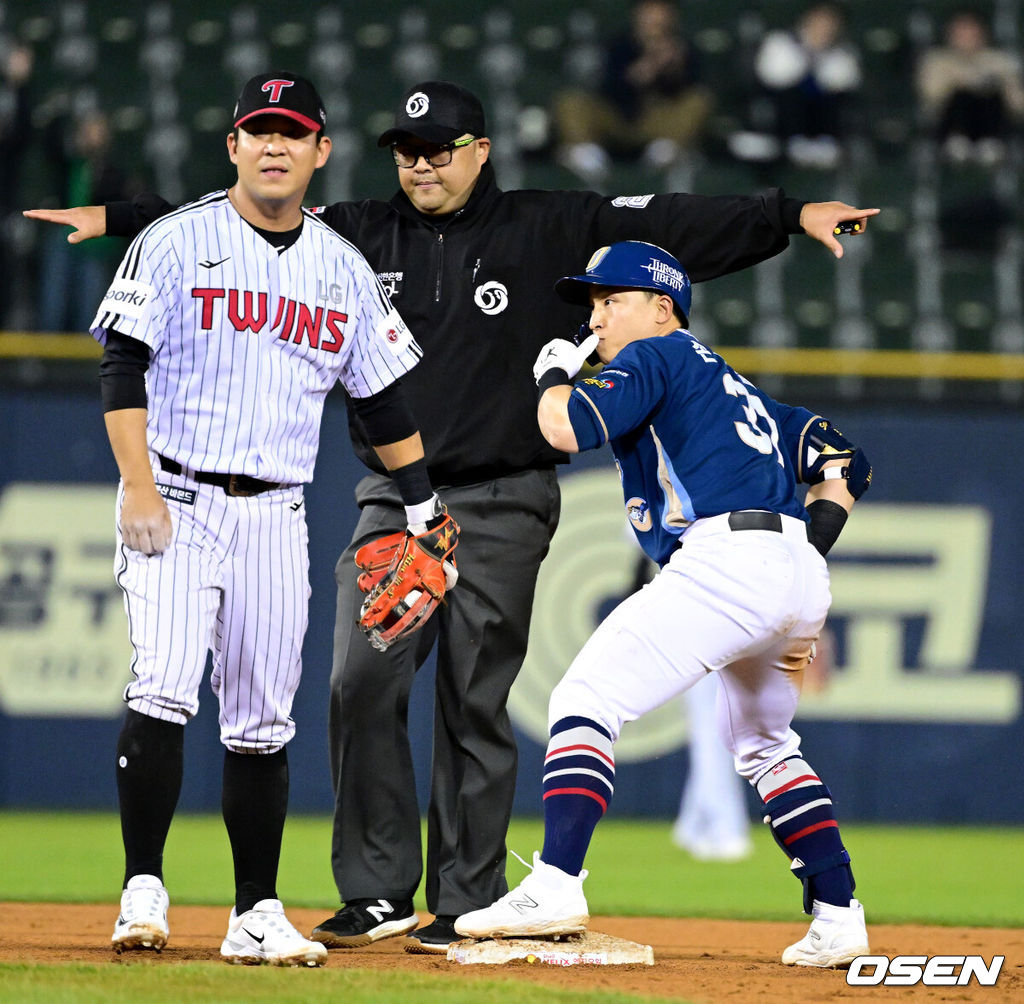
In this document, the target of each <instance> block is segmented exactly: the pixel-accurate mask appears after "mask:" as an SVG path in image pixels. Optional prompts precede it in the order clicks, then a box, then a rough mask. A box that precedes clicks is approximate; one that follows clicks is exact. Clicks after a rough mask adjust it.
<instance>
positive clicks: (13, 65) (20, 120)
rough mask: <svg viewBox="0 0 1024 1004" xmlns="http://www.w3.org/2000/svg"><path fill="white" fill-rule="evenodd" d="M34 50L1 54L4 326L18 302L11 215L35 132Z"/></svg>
mask: <svg viewBox="0 0 1024 1004" xmlns="http://www.w3.org/2000/svg"><path fill="white" fill-rule="evenodd" d="M32 63H33V56H32V50H31V49H29V48H27V47H26V46H23V45H14V46H10V47H9V48H7V51H6V53H5V54H4V55H2V56H0V228H2V229H0V304H2V307H0V311H2V312H3V316H0V326H3V325H5V324H6V323H7V319H8V314H9V309H10V306H11V304H12V303H13V301H14V297H13V296H12V295H11V294H12V290H13V287H14V286H15V283H14V282H12V279H13V278H14V276H13V272H14V269H13V268H12V264H13V263H12V261H11V250H10V249H11V237H10V234H9V233H8V223H7V221H8V217H9V216H10V215H11V214H12V213H13V212H14V211H15V209H16V207H18V206H20V205H21V202H22V199H21V198H20V196H19V192H20V187H19V186H20V181H21V164H22V161H23V159H24V157H25V151H26V149H27V146H28V143H27V141H28V138H29V135H30V132H31V128H32V123H31V105H30V102H29V78H30V77H31V76H32Z"/></svg>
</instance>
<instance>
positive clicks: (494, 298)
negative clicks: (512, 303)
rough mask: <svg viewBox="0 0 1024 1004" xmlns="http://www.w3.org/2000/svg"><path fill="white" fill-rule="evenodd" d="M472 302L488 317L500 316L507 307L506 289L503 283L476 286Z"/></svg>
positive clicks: (487, 283)
mask: <svg viewBox="0 0 1024 1004" xmlns="http://www.w3.org/2000/svg"><path fill="white" fill-rule="evenodd" d="M473 302H474V303H475V304H476V305H477V306H478V307H479V308H480V309H481V310H482V311H483V312H484V313H485V314H489V315H493V314H500V313H501V312H502V311H503V310H504V309H505V308H506V307H507V306H508V289H507V287H506V286H505V285H504V283H500V282H485V283H484V284H483V285H482V286H477V288H476V290H475V291H474V293H473Z"/></svg>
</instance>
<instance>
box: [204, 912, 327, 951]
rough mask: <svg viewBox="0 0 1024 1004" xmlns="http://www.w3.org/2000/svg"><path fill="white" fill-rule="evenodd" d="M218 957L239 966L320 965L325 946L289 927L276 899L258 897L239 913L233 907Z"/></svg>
mask: <svg viewBox="0 0 1024 1004" xmlns="http://www.w3.org/2000/svg"><path fill="white" fill-rule="evenodd" d="M220 957H221V958H222V959H223V960H224V961H225V962H230V963H233V964H234V965H242V966H260V965H268V966H322V965H323V964H324V963H325V962H326V961H327V949H326V948H325V947H324V946H323V945H318V944H317V943H316V942H315V941H307V940H306V939H305V938H304V937H303V936H302V935H301V934H299V932H298V931H296V930H295V928H294V927H292V925H291V924H290V923H289V921H288V918H287V917H286V916H285V915H284V906H282V904H281V901H280V900H279V899H261V900H260V901H259V902H258V903H257V904H256V905H255V906H254V907H253V908H252V909H251V910H246V911H245V913H243V914H242V915H241V916H238V915H237V914H236V913H235V911H234V910H233V909H232V911H231V919H230V920H229V921H228V933H227V936H226V937H225V938H224V943H223V944H222V945H221V946H220Z"/></svg>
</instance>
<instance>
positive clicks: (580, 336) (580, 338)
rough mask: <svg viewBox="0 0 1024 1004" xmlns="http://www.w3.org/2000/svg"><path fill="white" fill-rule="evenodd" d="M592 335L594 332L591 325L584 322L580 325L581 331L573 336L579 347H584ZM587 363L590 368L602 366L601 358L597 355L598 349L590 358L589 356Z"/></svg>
mask: <svg viewBox="0 0 1024 1004" xmlns="http://www.w3.org/2000/svg"><path fill="white" fill-rule="evenodd" d="M592 334H593V332H592V331H591V330H590V325H589V324H588V323H587V322H586V321H584V322H583V323H582V324H581V325H580V330H579V331H577V332H576V334H575V335H573V338H572V340H573V341H574V342H575V343H576V344H577V345H582V344H583V343H584V342H585V341H586V340H587V339H588V338H589V337H590V336H591V335H592ZM587 363H588V364H589V365H590V366H600V365H601V357H600V356H599V355H598V354H597V349H594V351H593V352H591V353H590V355H589V356H587Z"/></svg>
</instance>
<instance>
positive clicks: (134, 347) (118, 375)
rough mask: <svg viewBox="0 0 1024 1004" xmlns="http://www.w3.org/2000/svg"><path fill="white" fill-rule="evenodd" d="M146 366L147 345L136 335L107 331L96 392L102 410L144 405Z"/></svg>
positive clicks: (147, 402)
mask: <svg viewBox="0 0 1024 1004" xmlns="http://www.w3.org/2000/svg"><path fill="white" fill-rule="evenodd" d="M147 369H149V346H148V345H146V343H145V342H140V341H139V340H138V339H137V338H129V337H128V335H122V334H119V333H118V332H116V331H108V332H107V342H106V345H104V347H103V358H102V359H101V360H100V394H101V395H102V397H103V410H104V411H105V412H106V411H120V410H121V409H122V408H145V407H146V406H147V405H148V404H149V399H148V398H147V397H146V370H147Z"/></svg>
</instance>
